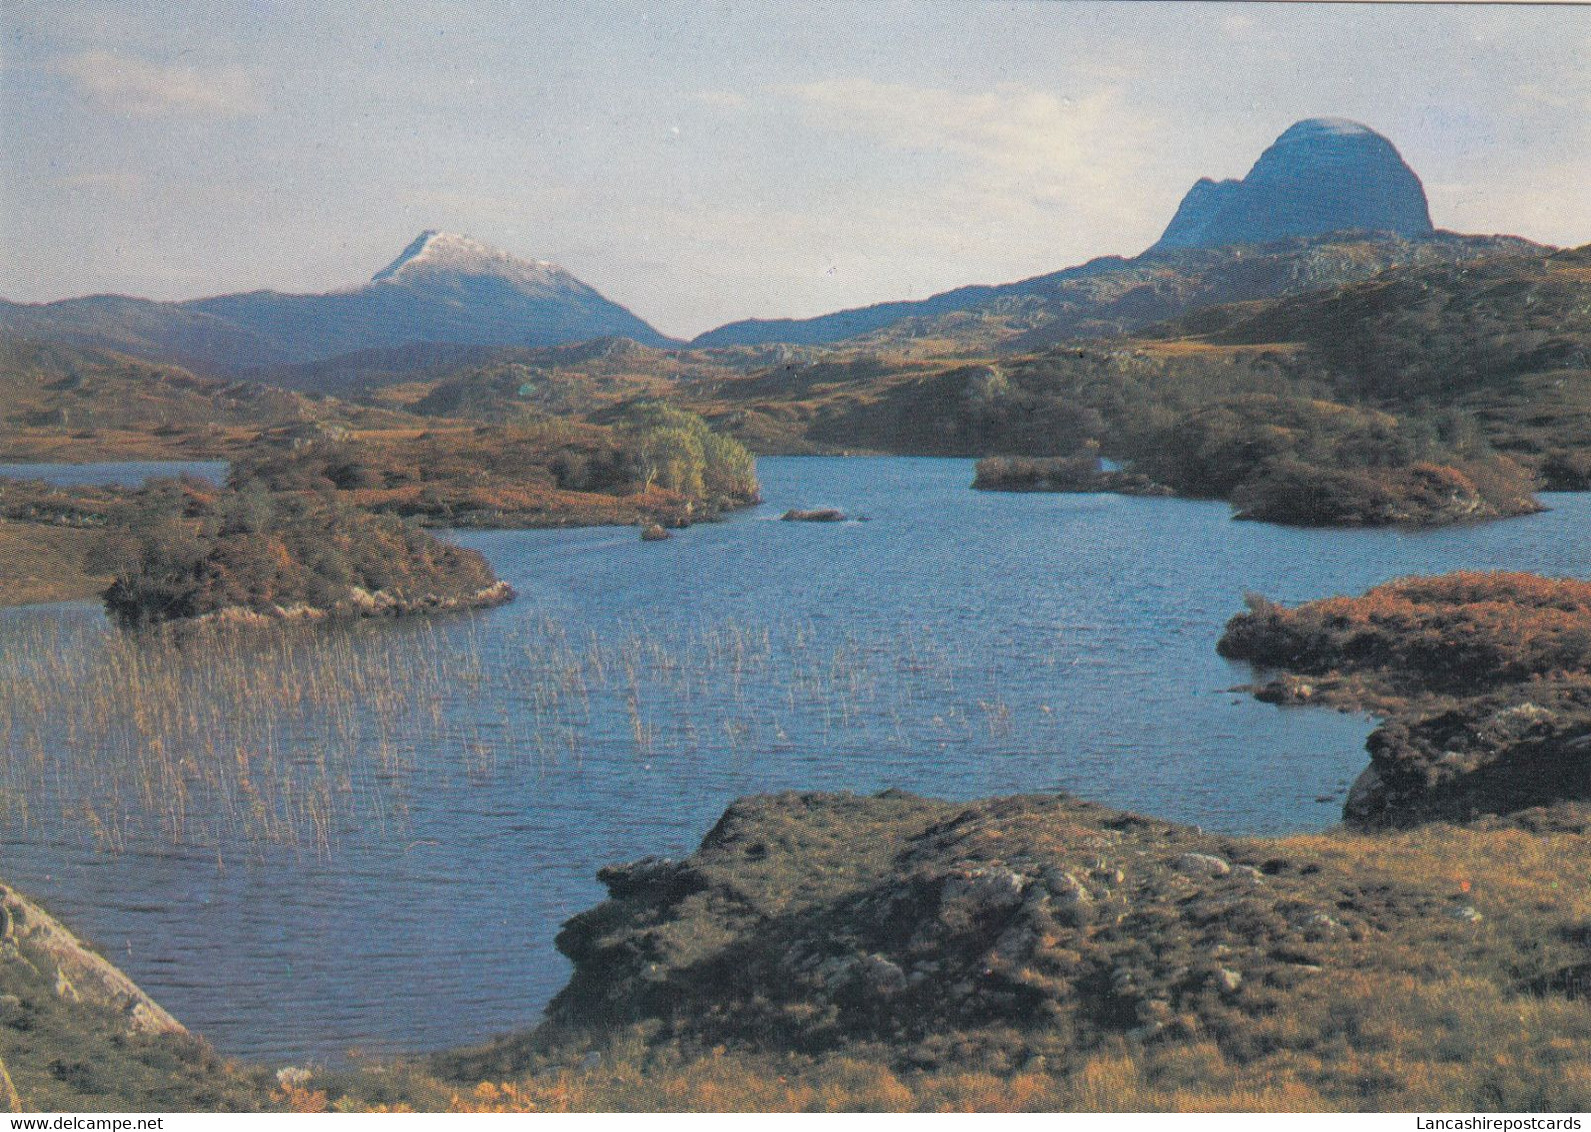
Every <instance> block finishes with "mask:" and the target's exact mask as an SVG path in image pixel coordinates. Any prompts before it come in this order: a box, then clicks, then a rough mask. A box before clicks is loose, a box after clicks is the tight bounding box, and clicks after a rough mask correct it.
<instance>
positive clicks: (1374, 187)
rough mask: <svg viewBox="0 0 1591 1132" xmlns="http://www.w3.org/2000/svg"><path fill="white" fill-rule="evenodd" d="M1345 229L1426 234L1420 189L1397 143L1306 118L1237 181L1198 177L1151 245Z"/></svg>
mask: <svg viewBox="0 0 1591 1132" xmlns="http://www.w3.org/2000/svg"><path fill="white" fill-rule="evenodd" d="M1348 230H1360V231H1368V232H1388V233H1395V234H1397V235H1401V236H1428V235H1431V234H1432V233H1433V232H1434V228H1433V227H1432V224H1431V212H1430V207H1429V205H1428V204H1427V202H1426V199H1425V189H1424V187H1423V186H1422V185H1421V184H1420V178H1419V177H1418V176H1416V175H1415V173H1414V171H1413V170H1412V169H1410V168H1409V167H1408V165H1407V164H1405V163H1404V161H1403V158H1402V157H1401V156H1400V155H1399V154H1398V151H1397V149H1396V147H1394V146H1393V144H1392V143H1391V142H1390V141H1388V140H1387V139H1386V138H1384V137H1382V136H1381V135H1380V134H1378V133H1376V132H1375V131H1374V130H1372V129H1370V128H1369V127H1368V126H1363V125H1360V124H1359V123H1358V122H1350V121H1348V120H1346V119H1343V118H1310V119H1308V120H1306V121H1302V122H1297V123H1295V124H1294V125H1292V126H1291V127H1289V128H1288V129H1287V131H1286V132H1285V133H1283V134H1282V135H1281V137H1279V138H1277V139H1276V141H1275V143H1273V144H1272V145H1271V147H1270V148H1269V149H1267V150H1266V151H1265V152H1264V153H1263V154H1261V155H1260V159H1259V160H1258V161H1257V162H1255V163H1254V167H1253V168H1252V169H1250V170H1249V173H1248V176H1246V177H1244V178H1243V179H1242V180H1241V181H1211V180H1209V179H1208V178H1206V179H1203V180H1200V181H1199V182H1198V183H1196V184H1195V185H1194V186H1193V188H1192V189H1190V190H1189V191H1188V195H1187V196H1185V197H1184V198H1183V199H1182V204H1181V205H1180V206H1179V207H1178V208H1177V212H1176V215H1175V216H1173V217H1172V220H1171V224H1170V225H1169V226H1168V227H1167V228H1166V231H1165V235H1163V236H1161V237H1160V240H1159V242H1158V243H1156V244H1155V246H1154V248H1153V249H1151V250H1153V251H1168V250H1173V249H1177V248H1208V247H1218V246H1221V245H1225V244H1265V243H1271V242H1274V241H1277V240H1285V239H1289V238H1291V237H1297V236H1319V235H1323V234H1325V233H1327V232H1339V231H1348Z"/></svg>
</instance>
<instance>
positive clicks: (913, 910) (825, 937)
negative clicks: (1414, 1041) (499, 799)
mask: <svg viewBox="0 0 1591 1132" xmlns="http://www.w3.org/2000/svg"><path fill="white" fill-rule="evenodd" d="M601 879H602V880H603V882H604V883H605V884H606V885H607V886H608V890H609V894H610V895H609V899H608V900H607V901H606V902H605V903H603V904H601V905H599V906H597V907H595V908H593V909H591V910H590V911H587V912H583V913H581V914H580V915H578V916H576V917H575V918H574V919H572V920H570V921H569V923H568V924H566V925H565V927H564V929H563V931H562V933H561V934H560V935H559V937H558V946H559V948H560V950H562V951H563V952H564V954H565V955H567V956H569V958H570V959H571V960H573V962H574V965H575V970H574V974H573V977H572V978H571V980H570V982H569V985H568V986H567V987H566V989H564V990H563V991H562V992H561V993H560V994H559V995H558V996H557V998H556V999H554V1001H553V1003H552V1005H551V1006H550V1008H549V1012H548V1013H549V1022H548V1025H547V1027H546V1028H544V1031H543V1033H542V1035H541V1039H540V1040H550V1039H553V1038H554V1037H555V1036H557V1035H563V1036H564V1037H565V1038H568V1037H569V1036H570V1035H577V1034H583V1033H584V1034H589V1033H591V1032H593V1031H604V1032H626V1031H627V1028H628V1027H630V1026H632V1025H637V1024H639V1025H641V1026H643V1027H648V1028H650V1029H651V1031H652V1032H657V1033H661V1034H666V1035H669V1036H670V1040H676V1041H680V1042H684V1043H688V1044H691V1045H692V1046H696V1045H700V1046H701V1047H702V1048H707V1047H711V1046H713V1045H717V1044H726V1043H727V1044H729V1045H730V1046H736V1045H743V1044H748V1043H749V1044H751V1045H754V1046H756V1047H758V1048H761V1049H765V1050H766V1049H781V1048H782V1049H789V1050H799V1051H801V1052H802V1053H804V1054H813V1053H819V1052H822V1051H828V1050H836V1049H841V1048H844V1047H846V1046H847V1045H850V1044H853V1043H868V1042H883V1043H886V1044H887V1045H888V1046H889V1047H890V1049H891V1050H892V1051H893V1053H894V1055H898V1056H899V1057H900V1058H902V1059H904V1060H905V1061H906V1062H908V1063H910V1064H934V1063H936V1062H938V1061H942V1060H945V1059H947V1058H948V1059H950V1060H951V1061H954V1057H955V1055H954V1053H953V1052H952V1050H953V1049H954V1048H956V1047H955V1043H954V1042H953V1041H952V1040H951V1039H950V1038H947V1037H946V1035H952V1034H963V1035H965V1034H971V1033H975V1032H985V1031H988V1032H998V1033H1001V1034H1009V1033H1011V1032H1018V1033H1024V1034H1028V1035H1030V1040H1031V1041H1032V1042H1034V1043H1038V1044H1045V1043H1049V1044H1054V1045H1057V1046H1061V1047H1065V1048H1068V1049H1078V1048H1086V1047H1089V1046H1093V1045H1097V1044H1099V1043H1102V1042H1111V1041H1120V1040H1122V1039H1125V1040H1126V1041H1128V1042H1130V1043H1140V1044H1141V1043H1150V1042H1155V1041H1158V1040H1160V1039H1161V1038H1162V1037H1166V1038H1169V1037H1174V1036H1178V1035H1180V1036H1183V1037H1187V1036H1189V1035H1194V1034H1201V1033H1207V1032H1209V1030H1210V1028H1212V1027H1219V1026H1220V1025H1223V1024H1225V1023H1224V1022H1223V1021H1222V1020H1223V1019H1225V1018H1227V1017H1228V1015H1229V1014H1230V1012H1232V1011H1241V1010H1250V1009H1263V1006H1262V1005H1261V1004H1262V1003H1264V1002H1268V1001H1272V1000H1273V999H1274V996H1275V995H1276V994H1277V993H1278V992H1279V991H1280V990H1283V989H1286V988H1291V987H1294V986H1296V985H1298V984H1299V983H1300V982H1302V981H1305V980H1309V979H1312V978H1316V977H1322V975H1323V973H1324V972H1329V971H1331V970H1334V969H1341V970H1347V969H1349V968H1350V967H1351V966H1352V965H1353V964H1354V962H1355V959H1354V956H1355V953H1356V948H1358V947H1359V946H1360V944H1361V943H1363V942H1365V941H1368V940H1370V939H1371V938H1372V937H1374V936H1375V935H1377V933H1378V932H1379V931H1380V930H1381V929H1380V928H1379V927H1378V926H1377V921H1378V918H1379V916H1380V911H1379V910H1380V909H1383V908H1384V907H1386V906H1388V905H1394V904H1395V905H1398V906H1400V907H1402V908H1404V909H1407V908H1410V907H1418V908H1422V909H1424V910H1425V912H1426V913H1427V914H1428V915H1429V916H1430V918H1432V919H1435V918H1437V917H1438V916H1439V913H1440V912H1441V910H1442V908H1443V906H1444V905H1443V904H1442V902H1441V898H1440V897H1438V896H1436V895H1433V894H1428V893H1422V892H1419V891H1416V890H1412V889H1410V890H1405V889H1404V888H1403V887H1402V886H1401V885H1399V884H1391V885H1387V884H1385V883H1382V884H1381V885H1380V887H1378V888H1377V889H1376V890H1375V891H1374V892H1370V891H1368V890H1366V891H1361V889H1360V887H1359V886H1358V885H1356V884H1355V883H1353V882H1352V881H1351V880H1350V879H1348V878H1346V877H1345V876H1344V875H1341V874H1340V873H1338V872H1337V871H1335V869H1333V868H1325V869H1322V868H1321V867H1320V866H1318V865H1314V864H1301V863H1296V862H1294V861H1292V860H1290V859H1288V857H1287V856H1286V855H1285V854H1284V853H1279V852H1278V850H1277V847H1276V846H1275V845H1274V844H1268V843H1266V842H1262V841H1250V840H1245V839H1239V838H1227V837H1219V836H1211V835H1206V834H1202V833H1200V832H1199V831H1197V830H1194V829H1190V828H1187V827H1183V826H1177V825H1172V824H1169V823H1165V822H1160V821H1154V820H1151V819H1146V818H1141V817H1137V816H1135V815H1131V814H1123V813H1118V812H1115V811H1111V810H1108V809H1105V808H1103V807H1100V806H1094V805H1090V804H1088V803H1083V802H1079V801H1076V800H1073V799H1070V798H1066V797H1064V796H1029V797H1018V798H1001V799H993V800H989V801H983V802H974V803H967V804H956V803H948V802H936V801H930V800H926V799H922V798H916V797H913V796H910V795H907V794H903V793H900V792H896V791H891V792H886V793H885V794H882V795H878V796H876V797H872V798H861V797H856V796H852V795H824V794H781V795H774V796H765V797H756V798H748V799H743V800H741V801H739V802H736V803H735V804H734V805H732V806H731V807H730V808H729V810H728V811H727V812H726V813H725V814H724V815H723V817H722V818H721V819H720V820H719V822H718V824H717V825H716V826H715V827H714V829H713V830H712V832H711V833H710V834H709V835H708V836H707V838H706V839H705V840H704V841H703V843H702V846H701V848H700V849H698V850H697V852H696V853H694V854H693V855H692V856H690V857H689V858H686V859H684V860H667V859H659V858H648V859H646V860H643V861H638V862H635V863H633V864H630V865H624V866H617V867H614V868H610V869H605V870H603V872H602V873H601ZM1324 977H1326V978H1328V979H1329V977H1330V976H1329V975H1325V976H1324ZM657 1027H660V1029H658V1028H657ZM526 1040H528V1039H523V1038H522V1039H510V1040H507V1041H505V1042H502V1043H498V1044H496V1045H494V1046H492V1047H489V1048H488V1049H486V1050H482V1051H476V1052H475V1053H473V1054H471V1055H469V1056H468V1057H466V1058H464V1059H463V1060H462V1061H454V1062H452V1063H451V1071H452V1072H456V1073H458V1074H459V1075H460V1076H465V1077H467V1076H469V1075H470V1074H472V1073H479V1074H489V1073H492V1072H502V1071H504V1068H505V1067H507V1066H511V1065H513V1064H515V1058H516V1056H517V1055H516V1052H515V1050H516V1049H521V1048H523V1047H522V1046H516V1045H515V1042H516V1041H517V1042H521V1043H523V1042H524V1041H526ZM967 1040H969V1041H970V1040H971V1039H967ZM1002 1040H1004V1039H1002ZM968 1048H971V1047H968ZM1035 1048H1036V1047H1035Z"/></svg>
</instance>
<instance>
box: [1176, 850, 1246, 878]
mask: <svg viewBox="0 0 1591 1132" xmlns="http://www.w3.org/2000/svg"><path fill="white" fill-rule="evenodd" d="M1171 867H1172V868H1174V869H1176V870H1177V872H1179V873H1181V874H1182V875H1184V876H1190V877H1224V876H1226V875H1227V874H1229V873H1230V872H1231V871H1232V866H1231V864H1229V863H1228V862H1227V861H1225V860H1223V859H1222V858H1220V857H1217V856H1215V855H1214V854H1212V853H1184V854H1182V856H1180V857H1178V858H1177V859H1176V860H1175V861H1173V862H1171Z"/></svg>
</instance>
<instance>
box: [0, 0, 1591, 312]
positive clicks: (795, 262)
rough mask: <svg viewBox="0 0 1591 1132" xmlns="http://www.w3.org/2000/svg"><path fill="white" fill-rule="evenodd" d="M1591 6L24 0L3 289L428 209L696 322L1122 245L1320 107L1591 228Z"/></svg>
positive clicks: (274, 282)
mask: <svg viewBox="0 0 1591 1132" xmlns="http://www.w3.org/2000/svg"><path fill="white" fill-rule="evenodd" d="M1588 60H1591V8H1585V7H1569V6H1547V7H1519V6H1507V7H1493V6H1474V5H1439V4H1430V5H1385V6H1383V5H1376V4H1363V5H1340V4H1330V5H1313V4H1263V3H1243V4H1221V3H1143V4H1138V3H1068V2H1064V0H1058V2H1052V3H1011V2H1003V0H1002V2H993V0H988V2H979V0H955V2H945V3H937V2H929V0H913V2H905V0H854V2H851V3H802V2H800V0H794V2H790V0H785V2H775V3H750V2H741V0H716V2H715V0H690V2H682V3H677V4H667V3H639V2H636V3H628V2H624V3H620V2H616V3H600V2H597V3H591V2H583V3H575V2H573V0H569V2H563V3H550V2H549V3H531V2H528V0H520V2H514V0H468V2H466V0H411V2H408V3H405V4H401V5H390V4H386V3H375V2H361V0H345V2H332V3H327V2H325V0H321V2H297V0H246V2H231V3H223V2H215V3H201V2H184V0H167V2H164V3H161V4H151V3H148V2H147V0H130V2H126V3H120V2H112V3H80V2H74V0H43V2H33V0H3V2H0V154H3V155H4V156H3V158H0V296H3V297H5V298H8V299H12V300H17V301H27V302H38V301H47V300H52V299H58V298H64V297H69V296H76V295H83V294H90V293H98V292H115V293H123V294H133V295H140V296H145V297H149V298H157V299H185V298H197V297H201V296H206V295H213V294H220V293H227V292H233V291H247V290H258V289H266V288H269V289H274V290H280V291H326V290H332V289H336V288H342V287H350V286H356V285H358V284H360V283H362V282H364V281H365V280H367V279H368V278H369V277H370V276H371V275H373V274H374V273H375V272H376V271H378V270H380V269H381V268H382V267H383V266H385V265H386V264H387V263H388V262H389V261H390V260H392V259H393V258H395V257H396V256H397V255H398V253H399V252H400V251H401V250H402V249H403V247H404V246H405V245H406V244H408V243H409V242H410V241H411V240H412V239H413V238H414V237H415V236H416V235H417V234H418V233H419V232H420V231H421V230H422V229H427V228H440V229H444V230H448V231H455V232H461V233H464V234H467V235H470V236H474V237H475V238H477V239H480V240H484V241H486V242H488V243H491V244H495V245H497V246H499V247H502V248H503V249H505V250H507V251H509V252H512V253H514V254H516V255H521V256H525V257H527V258H536V259H546V260H551V261H553V262H556V263H558V264H560V265H562V266H563V267H565V268H567V269H568V270H569V271H571V272H573V273H574V274H575V275H576V276H578V277H579V278H581V279H583V280H584V281H586V282H587V283H589V284H591V285H592V286H594V287H596V288H597V289H598V290H599V291H601V292H602V293H603V294H605V295H607V296H608V297H609V298H612V299H614V300H616V301H618V302H621V303H623V304H624V305H626V306H628V307H629V308H630V309H632V310H633V311H635V312H636V313H637V314H639V315H640V316H641V317H643V318H645V319H647V320H648V321H650V322H652V323H653V324H654V325H655V326H657V327H658V328H659V329H660V330H662V331H664V332H665V333H668V334H673V335H678V336H684V337H688V336H691V335H694V334H696V333H699V332H701V331H703V330H706V329H709V328H711V327H713V326H717V325H720V324H722V323H725V322H728V321H731V320H734V319H739V318H748V317H804V316H810V315H815V314H820V313H824V312H827V311H831V310H836V309H841V308H844V307H850V306H858V305H862V304H866V303H871V302H879V301H884V300H890V299H906V298H921V297H924V296H927V295H930V294H933V293H935V292H938V291H943V290H946V289H948V288H951V287H955V286H960V285H963V284H968V283H998V282H1006V281H1010V280H1014V279H1020V278H1025V277H1028V276H1032V275H1037V274H1042V273H1044V272H1048V271H1054V270H1058V269H1060V268H1062V267H1067V266H1070V265H1072V264H1075V263H1080V262H1083V261H1085V260H1087V259H1090V258H1092V257H1094V256H1097V255H1109V254H1123V255H1131V254H1135V253H1136V252H1139V251H1141V250H1143V249H1144V248H1145V247H1147V246H1148V245H1149V244H1151V243H1153V242H1154V241H1155V239H1157V238H1158V236H1159V235H1160V233H1161V231H1162V230H1163V229H1164V227H1165V225H1166V223H1167V222H1168V221H1169V220H1170V218H1171V215H1172V213H1173V212H1174V211H1175V209H1176V205H1177V202H1178V201H1179V200H1180V199H1181V197H1182V194H1183V193H1184V192H1186V191H1187V189H1188V187H1189V186H1190V185H1191V184H1192V183H1193V182H1194V181H1195V180H1197V179H1198V178H1199V177H1201V176H1212V177H1217V178H1220V177H1240V176H1242V175H1243V174H1244V173H1245V172H1246V171H1247V170H1248V168H1249V166H1250V165H1252V164H1253V162H1254V160H1255V159H1256V158H1257V157H1258V156H1259V154H1260V152H1261V151H1262V150H1263V149H1264V148H1265V147H1266V146H1267V145H1268V144H1270V142H1271V141H1272V140H1274V138H1275V137H1276V135H1278V134H1280V133H1281V132H1282V131H1283V130H1284V129H1286V127H1287V126H1288V125H1290V124H1291V123H1292V122H1294V121H1296V120H1298V119H1300V118H1308V117H1319V116H1338V117H1347V118H1353V119H1356V120H1358V121H1361V122H1364V123H1365V124H1367V125H1369V126H1371V127H1372V128H1374V129H1376V130H1378V131H1380V132H1381V133H1383V134H1385V135H1386V136H1387V137H1389V138H1390V139H1391V140H1392V141H1393V142H1394V144H1396V145H1397V146H1398V148H1399V150H1400V151H1401V152H1402V154H1403V156H1404V158H1405V159H1406V160H1407V161H1408V162H1409V164H1410V165H1411V166H1412V167H1413V168H1414V169H1415V171H1416V172H1417V173H1419V175H1420V176H1421V178H1422V179H1423V180H1424V182H1425V186H1426V191H1427V194H1428V195H1429V197H1430V201H1431V212H1432V217H1433V219H1434V220H1435V222H1436V224H1437V225H1438V226H1439V227H1444V228H1451V229H1455V230H1458V231H1465V232H1488V233H1489V232H1508V233H1513V234H1517V235H1523V236H1528V237H1531V238H1533V239H1537V240H1540V241H1543V242H1546V243H1553V244H1560V245H1577V244H1583V243H1586V242H1591V66H1588Z"/></svg>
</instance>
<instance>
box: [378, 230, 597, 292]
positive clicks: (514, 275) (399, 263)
mask: <svg viewBox="0 0 1591 1132" xmlns="http://www.w3.org/2000/svg"><path fill="white" fill-rule="evenodd" d="M438 275H450V276H492V277H495V278H498V279H504V280H507V281H508V282H511V283H517V284H519V285H521V286H524V287H527V288H530V289H534V290H568V289H571V288H576V289H583V286H582V284H581V283H580V282H579V280H577V279H576V278H575V277H574V276H572V275H570V274H569V273H568V272H567V271H565V270H564V269H563V268H561V267H559V266H558V265H557V264H555V263H548V262H546V261H545V260H529V259H520V258H519V257H518V256H514V255H510V254H509V253H508V252H505V251H503V250H502V249H501V248H494V247H492V246H491V245H490V244H483V243H481V242H480V241H479V240H472V239H471V238H470V237H468V236H460V235H457V234H456V233H453V232H439V231H436V230H435V229H429V230H427V231H424V232H421V233H420V235H419V237H418V238H417V239H416V240H415V241H414V242H413V243H412V244H410V245H409V246H408V247H406V248H404V249H403V252H402V254H400V255H399V256H398V258H397V259H395V260H393V261H392V262H391V263H390V264H388V265H387V266H386V267H384V268H382V269H381V270H380V271H378V272H376V274H375V275H374V276H373V277H372V278H371V280H370V282H371V283H400V282H407V281H411V280H416V279H420V278H424V277H434V276H438Z"/></svg>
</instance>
